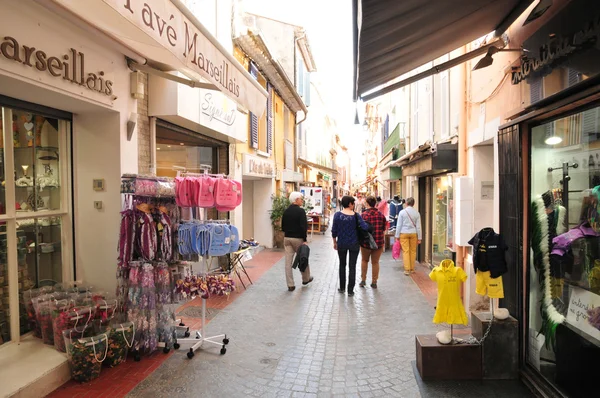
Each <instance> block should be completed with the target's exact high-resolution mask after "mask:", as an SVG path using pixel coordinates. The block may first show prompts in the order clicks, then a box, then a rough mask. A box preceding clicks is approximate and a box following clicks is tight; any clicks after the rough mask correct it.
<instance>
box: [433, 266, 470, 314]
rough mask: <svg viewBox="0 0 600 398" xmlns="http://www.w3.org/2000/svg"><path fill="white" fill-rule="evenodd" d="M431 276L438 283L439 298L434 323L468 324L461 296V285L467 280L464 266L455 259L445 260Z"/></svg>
mask: <svg viewBox="0 0 600 398" xmlns="http://www.w3.org/2000/svg"><path fill="white" fill-rule="evenodd" d="M429 278H430V279H431V280H432V281H434V282H436V283H437V288H438V298H437V307H436V310H435V315H434V316H433V323H448V324H453V325H467V324H468V323H469V321H468V319H467V314H466V313H465V308H464V307H463V304H462V300H461V298H460V285H461V283H463V282H464V281H466V280H467V274H466V273H465V271H464V270H463V269H462V268H459V267H455V266H454V261H452V260H443V261H442V262H441V263H440V265H438V266H437V267H435V268H434V269H433V270H432V271H431V272H430V273H429Z"/></svg>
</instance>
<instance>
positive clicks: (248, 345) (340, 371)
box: [129, 232, 528, 397]
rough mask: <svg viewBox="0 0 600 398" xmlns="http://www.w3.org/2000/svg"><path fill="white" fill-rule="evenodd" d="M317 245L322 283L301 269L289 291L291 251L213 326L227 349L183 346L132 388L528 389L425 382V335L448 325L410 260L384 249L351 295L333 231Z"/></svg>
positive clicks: (303, 392)
mask: <svg viewBox="0 0 600 398" xmlns="http://www.w3.org/2000/svg"><path fill="white" fill-rule="evenodd" d="M310 247H311V271H312V273H313V275H314V277H315V281H314V282H313V283H311V284H310V285H308V286H302V285H301V284H300V275H299V273H298V272H297V271H296V272H295V277H296V286H297V287H296V290H295V291H294V292H288V291H287V288H286V285H285V279H284V271H283V266H284V260H283V259H281V260H280V261H279V262H278V263H277V264H275V265H274V266H273V267H272V268H271V269H270V270H269V271H267V272H266V273H265V274H264V275H263V276H262V277H261V278H260V279H259V280H257V281H255V284H254V285H252V286H251V287H249V288H248V290H247V291H245V292H244V293H243V294H242V296H241V297H240V298H239V299H237V300H236V301H235V302H233V303H232V304H230V305H229V306H227V307H226V308H224V309H223V310H221V311H220V312H219V313H218V314H217V315H216V316H215V318H214V319H213V320H212V321H211V322H210V324H209V325H208V328H207V333H208V335H213V334H220V333H226V334H227V336H228V337H229V339H230V343H229V345H228V349H227V353H226V354H225V355H224V356H221V355H219V349H218V348H217V347H215V348H213V347H211V346H209V347H206V349H205V350H200V351H198V352H197V354H196V356H195V357H194V358H193V359H191V360H188V359H187V357H186V356H185V353H186V352H187V350H186V349H185V348H186V346H182V348H181V349H180V351H179V352H176V353H175V354H174V355H171V356H170V357H169V358H168V359H167V360H166V361H165V363H164V364H163V365H162V366H161V367H160V368H159V369H158V370H157V371H156V372H154V373H153V374H151V375H150V376H149V377H148V378H147V379H146V380H144V381H143V382H142V383H141V384H139V385H138V386H137V387H136V388H135V389H134V390H133V391H132V392H131V393H130V394H129V396H131V397H199V396H202V397H248V396H255V397H275V396H283V397H292V396H293V397H297V396H298V397H315V396H322V397H331V396H340V397H342V396H344V397H353V396H357V397H358V396H360V397H372V396H386V397H421V396H422V397H452V396H459V391H460V396H461V397H470V396H474V397H475V396H481V394H484V393H485V394H486V396H487V397H524V396H528V392H527V390H526V389H525V388H524V387H522V386H521V385H520V384H519V382H517V381H510V382H504V381H503V382H480V381H477V382H458V381H452V382H435V383H427V384H424V383H423V382H422V381H421V380H420V379H419V377H418V373H416V370H415V368H414V361H415V334H430V333H435V332H436V331H437V330H439V327H438V326H435V325H434V324H433V323H432V322H431V319H432V317H433V312H434V309H433V308H432V306H431V305H430V304H428V302H427V299H426V298H425V297H424V295H423V293H422V292H421V290H420V289H419V287H418V286H417V285H416V284H415V283H414V282H413V280H412V278H410V277H406V276H405V275H404V274H403V273H402V272H401V269H402V268H401V262H398V261H394V260H393V259H392V258H391V252H390V251H388V252H386V253H384V255H383V257H382V263H381V274H380V280H379V283H378V286H379V288H378V289H377V290H375V289H372V288H370V287H368V285H367V287H366V288H359V287H357V288H356V290H355V292H356V294H355V296H354V297H348V296H347V295H342V294H340V293H338V292H337V288H338V281H337V257H336V253H335V252H334V251H333V250H332V249H331V238H330V235H329V232H327V233H326V235H325V236H314V238H313V239H312V241H311V242H310ZM359 266H360V263H359ZM359 275H360V274H359ZM369 281H370V276H369V277H368V278H367V282H369ZM357 282H358V281H357Z"/></svg>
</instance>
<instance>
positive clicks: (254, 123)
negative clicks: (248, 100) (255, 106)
mask: <svg viewBox="0 0 600 398" xmlns="http://www.w3.org/2000/svg"><path fill="white" fill-rule="evenodd" d="M250 146H251V147H252V148H254V149H258V116H256V115H255V114H254V113H252V112H250Z"/></svg>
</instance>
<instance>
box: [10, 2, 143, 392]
mask: <svg viewBox="0 0 600 398" xmlns="http://www.w3.org/2000/svg"><path fill="white" fill-rule="evenodd" d="M0 8H1V9H2V13H0V31H1V34H0V36H1V37H2V41H1V43H0V112H1V115H0V119H1V122H0V143H1V145H0V148H1V149H0V156H1V160H0V177H1V179H2V181H1V182H2V186H1V187H0V302H1V304H0V369H2V371H1V372H0V385H1V386H2V388H1V390H2V393H3V394H4V393H6V394H8V395H10V394H12V393H14V392H16V391H18V390H21V393H23V394H26V395H27V394H33V395H41V393H40V391H51V390H52V389H54V388H56V387H57V386H59V385H60V384H62V383H63V382H64V381H66V380H67V379H68V378H69V370H68V367H67V364H66V357H65V356H64V355H63V354H61V353H59V352H58V351H56V350H55V349H54V348H52V347H49V346H45V345H44V344H43V343H42V341H41V340H40V339H37V338H34V337H33V336H32V335H31V333H30V330H29V328H30V325H29V324H28V322H27V321H26V320H27V314H26V312H25V308H24V292H26V291H27V290H29V289H31V288H35V287H40V286H48V285H54V284H56V283H61V282H69V281H72V280H75V279H85V280H89V281H93V283H94V286H95V287H96V288H97V289H99V290H107V291H108V290H109V289H112V288H113V287H114V284H115V282H114V272H113V269H114V268H113V266H112V264H114V250H113V249H111V248H114V247H116V236H115V233H114V231H116V230H117V228H118V224H119V217H118V212H119V210H120V208H121V204H120V198H119V195H118V194H116V193H118V191H119V185H120V175H121V173H123V172H135V171H136V170H137V142H135V141H130V140H128V138H127V137H128V131H127V120H128V119H129V118H130V114H131V113H135V111H136V103H135V101H134V100H132V99H131V97H130V95H129V93H130V87H129V72H130V70H129V69H128V68H127V63H126V59H125V56H126V55H127V56H133V55H132V54H130V53H128V52H127V50H126V49H124V48H123V47H122V46H120V45H119V44H118V43H116V42H112V41H110V39H108V38H103V37H100V36H98V35H97V33H91V32H90V31H89V30H86V29H85V28H83V27H82V26H81V25H78V24H75V23H73V22H72V21H71V20H69V19H65V18H62V17H60V16H58V15H57V14H55V13H53V12H52V11H50V10H48V9H46V8H45V7H43V6H42V5H40V4H39V3H37V2H34V1H21V2H13V1H0ZM24 26H27V28H26V29H24V28H23V27H24ZM95 203H96V204H97V205H96V207H95V206H94V204H95ZM91 226H93V228H92V227H91ZM31 357H35V358H36V360H35V361H33V362H32V361H28V360H27V359H26V358H31ZM43 375H46V377H45V378H44V379H43V382H42V383H40V384H39V385H37V386H36V387H35V389H31V388H33V387H31V383H33V382H34V381H35V380H38V379H40V378H41V377H42V376H43ZM35 391H37V392H38V393H37V394H36V393H34V392H35Z"/></svg>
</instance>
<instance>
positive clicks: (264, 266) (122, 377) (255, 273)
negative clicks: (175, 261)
mask: <svg viewBox="0 0 600 398" xmlns="http://www.w3.org/2000/svg"><path fill="white" fill-rule="evenodd" d="M284 254H285V253H284V252H283V251H278V250H263V251H261V252H260V253H258V254H256V255H255V256H254V258H252V260H249V261H246V262H245V263H244V267H245V268H246V271H247V272H248V275H249V277H250V279H251V280H252V282H255V281H257V280H258V279H260V277H261V276H262V275H263V274H264V273H265V272H267V271H268V270H269V269H270V268H271V267H272V266H273V265H275V264H276V263H277V262H278V261H279V260H281V258H282V257H283V256H284ZM282 275H283V271H282ZM243 278H244V283H245V284H246V288H250V286H251V285H250V284H249V282H248V280H247V279H246V275H243ZM282 278H283V276H282ZM235 281H236V290H235V292H233V293H232V294H230V295H229V296H226V297H225V296H224V297H216V298H214V299H210V300H208V302H207V307H208V308H209V309H211V308H212V309H215V310H221V309H223V308H225V307H227V306H228V305H229V304H231V303H232V302H233V301H235V300H236V299H237V298H238V297H240V296H241V295H242V294H243V293H244V291H245V289H244V287H243V286H242V284H241V283H239V280H238V279H237V276H236V277H235ZM282 284H285V281H284V280H283V279H282ZM282 286H283V285H282ZM201 305H202V300H199V299H197V300H192V301H190V302H188V303H185V304H184V305H182V306H181V307H179V309H178V310H177V312H178V313H180V312H183V314H182V315H185V313H190V312H193V311H191V310H189V308H190V307H196V306H198V307H199V306H201ZM185 310H187V311H185ZM214 312H218V311H214ZM182 320H183V322H184V323H185V324H186V326H189V327H190V329H192V330H195V329H199V328H200V325H201V323H202V322H201V320H199V319H198V318H197V317H195V316H194V317H186V316H182ZM173 353H174V351H171V352H170V353H168V354H163V352H162V350H158V351H157V352H155V353H153V354H152V355H148V356H143V357H142V360H141V361H139V362H135V361H134V360H133V358H127V362H125V363H123V364H121V365H119V366H117V367H115V368H112V369H111V368H102V372H101V373H100V377H98V378H97V379H95V380H93V381H92V382H91V383H83V384H82V383H77V382H75V381H72V380H71V381H68V382H67V383H65V384H64V385H62V386H61V387H59V388H58V389H56V390H55V391H54V392H52V393H50V395H48V397H51V398H79V397H81V398H83V397H89V398H104V397H106V398H108V397H110V398H120V397H124V396H126V395H127V394H128V393H129V392H130V391H131V390H133V389H134V388H135V386H137V385H138V384H139V383H141V382H142V381H143V380H144V379H145V378H146V377H148V376H150V375H151V374H152V372H154V371H155V370H156V369H158V367H159V366H160V365H161V364H162V363H163V362H164V361H165V360H166V359H167V358H168V357H170V356H171V355H173ZM182 358H183V356H182Z"/></svg>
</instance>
